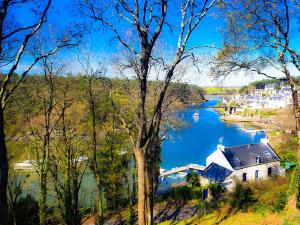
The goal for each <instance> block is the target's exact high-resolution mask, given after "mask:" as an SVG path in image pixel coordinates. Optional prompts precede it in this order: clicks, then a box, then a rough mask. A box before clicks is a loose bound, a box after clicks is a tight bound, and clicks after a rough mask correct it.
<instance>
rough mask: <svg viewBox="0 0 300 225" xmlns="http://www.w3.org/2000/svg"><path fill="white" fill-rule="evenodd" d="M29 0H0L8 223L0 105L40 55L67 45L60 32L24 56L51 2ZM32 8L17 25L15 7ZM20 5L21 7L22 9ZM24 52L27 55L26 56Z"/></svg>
mask: <svg viewBox="0 0 300 225" xmlns="http://www.w3.org/2000/svg"><path fill="white" fill-rule="evenodd" d="M35 3H37V2H35V1H34V0H32V1H30V0H29V1H14V0H2V1H1V2H0V68H1V69H5V70H7V71H8V72H7V73H5V75H4V78H3V80H2V81H1V88H0V101H1V104H0V202H1V204H0V224H1V225H2V224H4V225H7V224H8V215H7V212H8V211H7V180H8V168H9V166H8V160H7V148H6V140H5V126H4V124H5V118H4V109H5V107H6V106H7V103H8V101H10V100H12V94H13V93H14V92H15V90H16V89H17V88H18V86H19V85H20V83H21V82H22V81H23V79H24V77H25V76H26V75H27V74H28V73H29V72H30V71H31V69H32V68H33V67H34V66H35V65H36V63H38V62H39V61H40V60H41V59H43V58H45V57H46V56H49V55H52V54H54V53H55V52H56V51H57V50H58V49H60V48H62V47H65V46H68V45H69V40H70V35H67V36H64V35H62V36H61V38H60V39H59V40H57V42H55V44H54V45H49V46H51V47H49V48H47V50H44V51H39V52H35V54H34V55H33V56H31V57H28V52H30V51H29V49H30V48H32V47H33V48H34V49H35V47H36V46H34V41H35V37H36V35H37V34H38V32H39V31H40V30H41V29H42V27H43V25H44V23H45V22H46V21H47V14H48V11H49V9H50V6H51V4H52V1H51V0H48V1H45V2H43V3H42V4H40V5H37V4H35ZM22 7H24V8H26V7H28V8H32V12H34V13H33V14H34V16H35V19H34V20H33V21H32V24H30V25H27V26H21V25H19V23H18V21H17V19H18V16H13V13H15V10H16V9H17V8H21V9H22ZM24 8H23V9H24ZM26 56H27V57H26ZM25 57H26V62H25V64H26V65H27V67H26V68H25V69H23V70H22V71H18V72H19V73H20V76H19V77H18V79H17V80H16V81H14V82H13V81H12V77H13V75H14V73H15V72H16V71H17V68H18V66H19V64H20V62H21V61H22V60H23V59H24V58H25Z"/></svg>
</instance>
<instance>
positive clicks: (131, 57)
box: [79, 0, 215, 225]
mask: <svg viewBox="0 0 300 225" xmlns="http://www.w3.org/2000/svg"><path fill="white" fill-rule="evenodd" d="M79 4H80V9H81V13H82V14H84V15H86V16H88V17H90V18H91V19H93V20H94V21H96V22H97V21H98V22H100V23H102V24H103V25H104V26H106V27H107V28H108V29H110V30H111V31H112V33H113V35H114V37H115V38H116V39H117V40H118V42H119V43H120V44H121V46H122V47H124V48H125V49H126V51H127V62H128V63H127V65H126V66H125V67H126V68H130V69H131V72H133V73H134V74H135V76H136V78H137V81H138V100H137V104H138V105H137V111H136V120H135V126H134V127H131V126H129V124H127V122H126V119H125V118H121V119H122V121H123V123H124V126H125V127H126V129H127V132H128V134H129V136H130V140H131V144H132V147H133V151H134V155H135V158H136V161H137V170H138V224H140V225H142V224H150V223H152V221H151V218H150V213H149V206H147V196H148V194H147V193H146V188H145V185H146V180H147V179H148V178H147V176H146V175H147V173H146V167H145V165H146V156H147V154H149V144H150V143H151V140H152V138H153V135H154V132H155V130H156V128H157V126H159V124H160V120H161V114H162V107H163V102H164V98H165V95H166V91H167V89H168V86H169V84H170V82H171V79H172V77H173V74H174V70H175V69H176V67H177V65H178V64H179V63H180V62H182V61H183V60H184V59H186V58H188V57H189V56H190V53H191V52H190V50H191V49H188V47H187V42H188V40H189V38H190V36H191V34H192V33H193V31H194V30H195V28H196V27H197V26H198V25H199V23H200V21H201V20H202V19H203V18H204V16H205V15H206V13H207V11H208V10H209V9H210V8H211V7H213V6H214V4H215V1H214V0H212V1H209V0H204V1H196V0H186V1H184V0H182V1H180V2H178V5H175V7H174V8H176V9H178V12H179V13H180V14H181V20H180V21H179V23H180V25H179V32H178V40H177V46H176V50H175V53H174V54H173V56H172V57H171V59H172V60H171V62H170V63H169V64H168V65H167V64H166V67H165V77H164V78H163V85H162V88H161V90H160V93H159V95H158V99H157V101H156V104H155V107H154V109H153V110H152V112H151V113H150V114H147V113H146V107H147V91H148V76H149V74H150V65H151V61H152V60H158V59H155V56H154V54H153V49H154V46H155V44H156V43H157V40H158V38H159V36H160V34H161V33H162V31H163V29H165V28H167V26H168V25H169V23H168V21H167V19H166V16H167V12H168V1H167V0H159V1H151V0H145V1H142V2H141V1H125V0H118V1H110V2H109V3H108V4H104V3H103V4H101V3H98V2H96V1H93V0H90V1H89V0H88V1H80V3H79ZM172 4H173V3H172ZM173 6H174V4H173ZM170 13H171V12H170ZM123 26H125V27H126V28H127V29H126V30H125V32H123V31H124V27H123ZM124 33H125V34H124ZM130 33H132V34H130ZM128 35H129V36H128ZM130 35H131V36H130ZM169 58H170V57H169ZM163 61H165V62H164V63H166V62H167V60H166V59H164V60H163Z"/></svg>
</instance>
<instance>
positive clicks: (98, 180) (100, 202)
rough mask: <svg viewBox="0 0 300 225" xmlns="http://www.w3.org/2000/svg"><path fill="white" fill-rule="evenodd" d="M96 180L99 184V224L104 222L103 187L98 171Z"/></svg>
mask: <svg viewBox="0 0 300 225" xmlns="http://www.w3.org/2000/svg"><path fill="white" fill-rule="evenodd" d="M96 181H97V186H98V199H97V220H98V221H97V222H98V224H99V225H101V224H103V222H104V219H103V201H102V188H101V184H100V175H99V174H98V173H97V172H96Z"/></svg>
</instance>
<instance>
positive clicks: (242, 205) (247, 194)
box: [231, 183, 255, 211]
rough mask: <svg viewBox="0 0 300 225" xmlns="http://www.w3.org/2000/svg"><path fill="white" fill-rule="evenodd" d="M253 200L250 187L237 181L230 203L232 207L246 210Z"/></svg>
mask: <svg viewBox="0 0 300 225" xmlns="http://www.w3.org/2000/svg"><path fill="white" fill-rule="evenodd" d="M254 202H255V201H254V198H253V191H252V189H251V188H250V187H246V186H245V187H244V186H243V185H242V184H240V183H238V184H237V185H236V187H235V190H234V192H233V196H232V200H231V205H232V206H233V207H234V208H237V209H242V210H243V211H246V210H247V209H248V208H249V206H251V205H252V204H253V203H254Z"/></svg>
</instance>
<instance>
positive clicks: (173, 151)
mask: <svg viewBox="0 0 300 225" xmlns="http://www.w3.org/2000/svg"><path fill="white" fill-rule="evenodd" d="M218 103H219V98H217V97H214V98H210V100H209V101H207V102H204V103H201V104H200V105H193V106H189V107H187V108H186V109H185V110H182V111H179V112H177V113H176V117H177V118H178V119H179V120H182V121H185V122H187V123H188V124H189V126H187V127H183V128H179V129H173V130H171V131H170V132H169V133H168V135H166V137H167V138H166V139H165V140H164V141H163V143H162V155H161V159H162V162H161V168H163V169H165V170H169V169H171V168H174V167H179V166H184V165H186V164H191V163H196V164H200V165H203V166H205V160H206V157H207V156H208V155H210V154H211V153H212V152H213V151H214V150H216V148H217V145H218V144H222V145H224V146H236V145H242V144H249V143H257V142H260V138H261V137H262V134H253V133H252V134H251V133H249V132H245V131H243V130H241V129H240V126H239V125H237V124H229V123H225V122H224V121H222V120H220V116H221V115H220V114H219V113H218V112H217V111H216V110H215V109H213V108H201V107H209V106H214V105H217V104H218ZM199 106H200V107H199ZM195 112H198V113H199V117H198V118H195V117H193V115H194V113H195Z"/></svg>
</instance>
